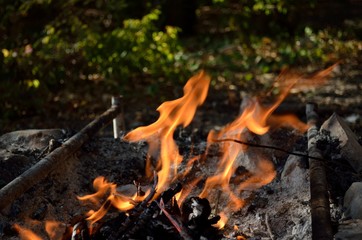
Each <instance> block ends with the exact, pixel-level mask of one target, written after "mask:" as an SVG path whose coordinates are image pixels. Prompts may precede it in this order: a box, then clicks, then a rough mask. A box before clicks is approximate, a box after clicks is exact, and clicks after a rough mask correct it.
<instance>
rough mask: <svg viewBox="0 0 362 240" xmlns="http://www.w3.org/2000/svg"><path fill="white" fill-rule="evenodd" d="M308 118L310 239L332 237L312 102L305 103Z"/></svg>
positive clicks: (315, 116)
mask: <svg viewBox="0 0 362 240" xmlns="http://www.w3.org/2000/svg"><path fill="white" fill-rule="evenodd" d="M306 115H307V120H308V125H309V129H308V152H309V153H308V155H309V156H312V157H313V158H309V171H310V195H311V215H312V239H313V240H324V239H326V240H327V239H328V240H330V239H333V231H332V223H331V214H330V208H329V196H328V192H327V191H328V190H327V176H326V171H325V167H324V163H325V162H324V161H321V160H317V159H323V156H322V154H321V151H320V150H319V149H318V147H317V144H316V143H317V140H316V137H317V136H318V128H317V122H318V115H317V113H316V106H315V105H314V104H312V103H308V104H307V105H306Z"/></svg>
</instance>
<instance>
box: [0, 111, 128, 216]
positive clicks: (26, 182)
mask: <svg viewBox="0 0 362 240" xmlns="http://www.w3.org/2000/svg"><path fill="white" fill-rule="evenodd" d="M120 111H121V108H120V107H119V106H118V105H114V106H112V107H111V108H109V109H108V110H107V111H105V112H104V113H103V114H102V115H100V116H99V117H97V118H96V119H95V120H93V121H92V122H91V123H89V124H88V125H87V126H86V127H84V128H83V129H82V130H81V131H80V132H78V133H77V134H75V135H74V136H72V137H71V138H70V139H69V140H68V141H66V142H65V143H63V145H62V146H60V147H59V148H57V149H55V150H54V151H53V152H51V153H50V154H48V155H47V156H45V157H44V158H43V159H41V160H40V161H39V162H37V163H36V164H35V165H34V166H32V167H31V168H29V169H28V170H27V171H25V172H24V173H22V174H21V175H20V176H18V177H17V178H15V179H14V180H13V181H11V182H10V183H8V184H7V185H6V186H5V187H3V188H2V189H1V190H0V211H1V210H2V209H4V208H5V207H6V206H7V205H9V204H10V203H12V202H13V201H14V200H15V199H16V198H18V197H20V196H21V195H22V194H23V193H24V192H25V191H27V190H28V189H29V188H31V187H32V186H33V185H35V184H37V183H38V182H40V181H41V180H43V179H44V178H45V177H46V176H48V175H49V173H51V172H52V171H54V170H55V169H57V168H59V166H60V165H61V164H62V163H64V162H66V161H67V159H69V156H70V155H71V154H73V153H75V152H76V151H77V150H78V149H79V148H80V147H81V146H82V145H83V144H84V143H85V142H86V141H88V140H89V139H90V138H91V137H92V136H93V135H95V134H96V133H97V132H98V131H99V130H100V129H102V128H103V127H105V126H106V125H107V124H108V123H109V122H111V121H112V119H113V118H114V117H115V116H117V115H118V114H119V112H120Z"/></svg>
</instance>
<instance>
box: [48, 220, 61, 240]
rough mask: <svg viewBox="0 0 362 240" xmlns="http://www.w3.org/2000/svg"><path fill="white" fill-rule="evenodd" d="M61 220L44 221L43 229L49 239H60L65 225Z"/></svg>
mask: <svg viewBox="0 0 362 240" xmlns="http://www.w3.org/2000/svg"><path fill="white" fill-rule="evenodd" d="M62 225H63V224H62V223H61V222H57V221H53V220H47V221H46V222H45V231H46V232H47V234H48V236H49V238H50V239H62V236H63V232H64V228H65V226H62Z"/></svg>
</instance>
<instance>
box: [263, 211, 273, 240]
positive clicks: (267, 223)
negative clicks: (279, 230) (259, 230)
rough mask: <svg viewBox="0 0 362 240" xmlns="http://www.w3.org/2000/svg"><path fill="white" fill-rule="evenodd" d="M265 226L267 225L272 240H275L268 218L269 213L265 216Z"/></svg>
mask: <svg viewBox="0 0 362 240" xmlns="http://www.w3.org/2000/svg"><path fill="white" fill-rule="evenodd" d="M265 225H266V229H267V230H268V233H269V237H270V239H271V240H274V234H273V232H272V231H271V228H270V225H269V216H268V214H267V213H266V214H265Z"/></svg>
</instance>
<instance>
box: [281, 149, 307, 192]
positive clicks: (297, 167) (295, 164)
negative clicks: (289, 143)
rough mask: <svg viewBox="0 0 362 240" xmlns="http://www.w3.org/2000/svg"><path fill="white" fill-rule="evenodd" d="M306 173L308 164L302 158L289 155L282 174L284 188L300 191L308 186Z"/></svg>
mask: <svg viewBox="0 0 362 240" xmlns="http://www.w3.org/2000/svg"><path fill="white" fill-rule="evenodd" d="M306 171H307V170H306V163H305V161H304V160H303V158H302V157H299V156H295V155H289V157H288V159H287V161H286V163H285V165H284V169H283V172H282V174H281V183H282V187H283V188H290V189H295V190H297V191H298V189H299V187H301V186H302V185H304V184H308V179H307V177H308V175H307V174H306Z"/></svg>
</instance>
